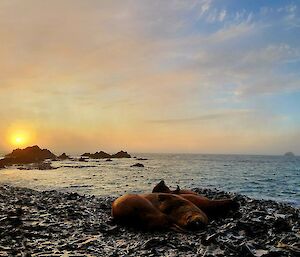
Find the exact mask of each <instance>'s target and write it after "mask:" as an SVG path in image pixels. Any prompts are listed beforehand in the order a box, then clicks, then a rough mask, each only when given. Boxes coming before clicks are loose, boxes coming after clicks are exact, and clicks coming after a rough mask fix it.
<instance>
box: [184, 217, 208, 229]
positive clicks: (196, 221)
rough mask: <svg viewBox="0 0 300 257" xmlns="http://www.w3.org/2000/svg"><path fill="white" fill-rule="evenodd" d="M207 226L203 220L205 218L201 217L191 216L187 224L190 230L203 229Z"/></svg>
mask: <svg viewBox="0 0 300 257" xmlns="http://www.w3.org/2000/svg"><path fill="white" fill-rule="evenodd" d="M205 227H206V223H205V222H203V220H202V219H201V218H200V217H195V218H191V219H190V220H189V221H188V223H187V226H186V228H187V229H188V230H201V229H204V228H205Z"/></svg>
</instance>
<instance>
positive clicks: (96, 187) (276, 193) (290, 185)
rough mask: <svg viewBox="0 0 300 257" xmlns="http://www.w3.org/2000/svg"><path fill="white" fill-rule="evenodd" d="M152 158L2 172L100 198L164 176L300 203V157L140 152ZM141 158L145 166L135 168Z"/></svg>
mask: <svg viewBox="0 0 300 257" xmlns="http://www.w3.org/2000/svg"><path fill="white" fill-rule="evenodd" d="M136 156H138V157H143V158H147V160H142V161H141V160H136V159H135V158H130V159H112V161H111V162H108V161H106V160H105V159H99V160H92V159H89V160H88V162H79V161H71V160H66V161H55V162H52V166H54V167H58V169H55V170H18V169H17V167H12V168H8V169H3V170H0V184H10V185H14V186H21V187H28V188H33V189H37V190H52V189H55V190H60V191H75V192H78V193H81V194H90V195H96V196H104V195H113V196H118V195H121V194H124V193H141V192H151V190H152V188H153V186H154V185H155V184H157V183H158V182H159V181H160V180H162V179H163V180H165V182H166V184H167V185H169V186H170V187H171V188H172V189H175V188H176V185H180V187H181V188H195V187H201V188H217V189H220V190H224V191H231V192H238V193H241V194H245V195H247V196H249V197H252V198H256V199H271V200H276V201H279V202H286V203H289V204H292V205H294V206H300V157H286V156H258V155H206V154H205V155H204V154H136ZM137 162H140V163H143V164H144V166H145V167H144V168H139V167H130V166H131V165H133V164H135V163H137Z"/></svg>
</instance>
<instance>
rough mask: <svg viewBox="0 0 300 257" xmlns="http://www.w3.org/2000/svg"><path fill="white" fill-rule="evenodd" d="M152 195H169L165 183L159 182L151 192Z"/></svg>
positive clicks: (168, 189)
mask: <svg viewBox="0 0 300 257" xmlns="http://www.w3.org/2000/svg"><path fill="white" fill-rule="evenodd" d="M152 193H171V190H170V188H168V187H167V185H166V184H165V181H163V180H161V181H160V182H159V183H158V184H157V185H156V186H155V187H154V188H153V190H152Z"/></svg>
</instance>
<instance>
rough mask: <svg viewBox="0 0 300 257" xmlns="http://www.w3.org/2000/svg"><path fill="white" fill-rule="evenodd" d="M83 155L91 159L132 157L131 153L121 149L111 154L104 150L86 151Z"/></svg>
mask: <svg viewBox="0 0 300 257" xmlns="http://www.w3.org/2000/svg"><path fill="white" fill-rule="evenodd" d="M81 156H82V157H89V158H91V159H111V158H131V155H130V154H129V153H127V152H125V151H120V152H117V153H115V154H109V153H106V152H103V151H100V152H95V153H84V154H82V155H81Z"/></svg>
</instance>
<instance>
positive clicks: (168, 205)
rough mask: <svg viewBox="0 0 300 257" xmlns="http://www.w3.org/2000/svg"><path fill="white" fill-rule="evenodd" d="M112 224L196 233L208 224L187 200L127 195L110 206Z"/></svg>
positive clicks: (166, 195) (204, 217)
mask: <svg viewBox="0 0 300 257" xmlns="http://www.w3.org/2000/svg"><path fill="white" fill-rule="evenodd" d="M112 216H113V218H114V219H115V220H116V221H119V222H121V223H123V224H126V225H130V226H135V227H137V228H141V229H148V230H154V229H167V228H171V229H175V230H180V229H183V230H185V229H189V230H194V229H200V228H202V227H203V226H205V225H206V224H207V223H208V218H207V216H206V214H205V213H204V212H203V211H202V210H200V209H199V208H198V207H197V206H196V205H194V204H193V203H192V202H190V201H189V200H186V199H184V198H182V197H181V196H179V195H175V194H168V193H152V194H143V195H137V194H128V195H123V196H121V197H119V198H118V199H117V200H115V201H114V202H113V204H112Z"/></svg>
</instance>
